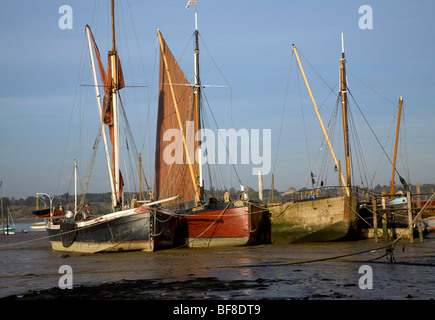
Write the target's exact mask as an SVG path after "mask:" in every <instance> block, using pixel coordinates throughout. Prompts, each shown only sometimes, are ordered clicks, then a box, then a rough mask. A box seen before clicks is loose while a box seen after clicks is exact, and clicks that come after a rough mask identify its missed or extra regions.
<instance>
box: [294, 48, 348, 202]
mask: <svg viewBox="0 0 435 320" xmlns="http://www.w3.org/2000/svg"><path fill="white" fill-rule="evenodd" d="M293 52H294V53H295V57H296V61H297V62H298V65H299V69H300V70H301V73H302V77H303V78H304V81H305V85H306V87H307V90H308V94H309V95H310V98H311V102H312V103H313V106H314V110H315V111H316V114H317V118H318V119H319V123H320V126H321V127H322V131H323V135H324V136H325V139H326V142H327V143H328V147H329V150H330V152H331V155H332V158H333V159H334V162H335V165H336V166H337V168H338V167H339V163H338V160H337V157H336V156H335V152H334V149H333V148H332V144H331V140H330V139H329V136H328V132H327V131H326V128H325V125H324V123H323V120H322V117H321V116H320V113H319V108H317V104H316V100H315V99H314V96H313V93H312V91H311V88H310V85H309V84H308V80H307V77H306V76H305V71H304V68H303V67H302V64H301V61H300V59H299V54H298V51H297V50H296V47H295V45H293ZM339 175H340V177H341V180H342V182H343V184H346V181H345V180H344V176H343V173H342V172H341V170H340V172H339ZM345 190H346V194H347V196H349V195H350V190H349V188H347V187H346V188H345Z"/></svg>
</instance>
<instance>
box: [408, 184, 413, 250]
mask: <svg viewBox="0 0 435 320" xmlns="http://www.w3.org/2000/svg"><path fill="white" fill-rule="evenodd" d="M406 200H407V203H408V224H409V225H408V228H409V242H410V243H414V226H413V224H412V200H411V192H410V191H409V190H408V191H407V192H406Z"/></svg>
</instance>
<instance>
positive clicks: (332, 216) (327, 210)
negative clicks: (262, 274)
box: [268, 196, 357, 244]
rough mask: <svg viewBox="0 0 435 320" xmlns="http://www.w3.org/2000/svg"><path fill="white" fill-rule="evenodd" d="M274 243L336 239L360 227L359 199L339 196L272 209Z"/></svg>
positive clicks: (273, 207)
mask: <svg viewBox="0 0 435 320" xmlns="http://www.w3.org/2000/svg"><path fill="white" fill-rule="evenodd" d="M268 209H269V211H270V213H271V215H272V216H271V223H272V243H276V244H289V243H294V242H316V241H333V240H338V239H340V238H343V237H345V236H347V235H348V234H349V233H351V232H353V231H355V230H356V218H355V217H356V215H355V212H356V210H357V199H356V198H354V197H345V196H336V197H329V198H319V199H308V200H302V201H292V202H287V203H284V204H280V205H272V206H270V207H269V208H268Z"/></svg>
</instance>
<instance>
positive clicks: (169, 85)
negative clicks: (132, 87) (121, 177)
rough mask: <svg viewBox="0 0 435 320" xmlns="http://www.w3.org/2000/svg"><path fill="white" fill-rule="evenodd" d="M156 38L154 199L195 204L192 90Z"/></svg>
mask: <svg viewBox="0 0 435 320" xmlns="http://www.w3.org/2000/svg"><path fill="white" fill-rule="evenodd" d="M159 39H160V49H161V50H160V75H159V101H158V115H157V135H156V158H155V178H154V190H155V199H156V200H159V199H164V198H169V197H172V196H176V195H178V198H177V200H176V201H175V203H178V204H180V203H192V204H194V201H195V200H196V196H197V191H198V163H197V161H196V159H195V157H194V149H195V143H194V140H195V137H194V136H195V131H196V130H195V124H194V123H195V121H196V119H195V98H194V90H193V88H192V86H191V85H190V82H189V81H188V80H187V79H186V77H185V75H184V73H183V71H182V70H181V68H180V66H179V65H178V63H177V61H176V60H175V58H174V56H173V55H172V52H171V51H170V49H169V47H168V46H167V44H166V42H165V40H164V39H163V37H162V36H161V33H160V32H159ZM177 132H178V133H179V135H176V133H177ZM180 133H181V134H180ZM165 134H166V136H165ZM180 139H181V140H182V141H180ZM166 140H169V141H166ZM176 140H178V141H176ZM165 153H166V155H165ZM180 155H181V156H180Z"/></svg>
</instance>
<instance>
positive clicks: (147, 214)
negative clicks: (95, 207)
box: [47, 208, 176, 253]
mask: <svg viewBox="0 0 435 320" xmlns="http://www.w3.org/2000/svg"><path fill="white" fill-rule="evenodd" d="M175 226H176V218H174V217H171V216H168V215H166V214H162V213H159V212H156V213H155V212H151V211H148V210H144V209H142V208H139V209H136V210H129V211H126V212H125V214H122V213H113V214H108V215H104V216H101V217H98V218H96V219H93V220H90V221H84V222H74V221H67V222H62V223H59V224H56V223H49V225H48V227H47V232H48V235H49V236H50V241H51V246H52V249H53V250H56V251H65V252H81V253H96V252H119V251H136V250H142V251H156V250H160V249H165V248H170V247H172V246H173V241H174V232H175Z"/></svg>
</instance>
